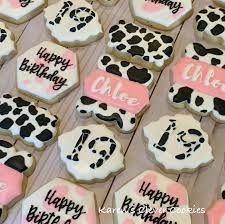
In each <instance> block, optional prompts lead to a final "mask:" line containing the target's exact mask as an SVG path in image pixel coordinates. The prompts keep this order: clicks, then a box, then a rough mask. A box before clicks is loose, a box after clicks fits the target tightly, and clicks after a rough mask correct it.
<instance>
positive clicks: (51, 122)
mask: <svg viewBox="0 0 225 224" xmlns="http://www.w3.org/2000/svg"><path fill="white" fill-rule="evenodd" d="M58 125H59V119H58V117H57V116H56V115H52V114H51V113H50V111H48V110H47V109H45V108H42V107H38V106H37V105H35V104H34V103H33V102H29V101H27V100H25V99H23V98H21V97H18V96H15V97H14V96H11V95H10V94H4V95H3V96H2V97H1V98H0V133H9V134H10V135H12V136H13V137H15V138H18V139H20V140H22V141H23V142H24V143H25V144H28V145H32V146H34V147H35V148H36V149H39V150H41V149H43V148H44V147H45V146H47V145H49V144H50V143H52V142H53V141H54V140H55V138H56V136H57V129H58Z"/></svg>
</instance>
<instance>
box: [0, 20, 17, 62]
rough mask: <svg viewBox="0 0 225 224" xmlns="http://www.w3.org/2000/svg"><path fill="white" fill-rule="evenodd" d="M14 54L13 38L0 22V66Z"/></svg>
mask: <svg viewBox="0 0 225 224" xmlns="http://www.w3.org/2000/svg"><path fill="white" fill-rule="evenodd" d="M15 53H16V47H15V42H14V36H13V34H12V32H11V31H10V30H9V29H7V28H6V26H5V24H4V23H2V22H0V65H1V64H3V63H4V62H5V61H6V60H8V59H9V58H10V57H11V56H13V55H14V54H15Z"/></svg>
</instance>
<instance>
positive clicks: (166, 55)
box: [107, 20, 173, 70]
mask: <svg viewBox="0 0 225 224" xmlns="http://www.w3.org/2000/svg"><path fill="white" fill-rule="evenodd" d="M107 47H108V51H110V52H112V53H114V54H116V55H117V56H119V57H122V58H129V61H130V62H133V63H137V64H140V65H141V66H143V67H147V68H149V69H152V68H153V69H156V70H161V69H163V68H164V67H165V66H166V64H168V62H169V60H170V59H171V57H172V54H173V38H172V37H170V36H167V35H164V34H162V33H159V32H153V31H151V30H149V29H146V28H143V27H139V26H137V25H136V24H133V23H126V22H125V21H124V20H120V21H119V24H118V25H114V26H112V27H111V28H110V30H109V41H108V45H107Z"/></svg>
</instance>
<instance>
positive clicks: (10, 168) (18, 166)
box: [0, 140, 35, 223]
mask: <svg viewBox="0 0 225 224" xmlns="http://www.w3.org/2000/svg"><path fill="white" fill-rule="evenodd" d="M34 167H35V160H34V157H33V156H32V155H31V154H30V153H29V152H26V151H16V149H15V148H14V146H13V145H12V144H11V143H9V142H7V141H4V140H0V179H1V182H0V195H1V197H0V223H3V221H4V220H5V219H6V217H7V213H8V206H9V205H10V206H12V205H13V204H15V203H16V202H17V201H18V200H19V199H20V198H21V197H22V196H23V195H24V191H25V189H26V178H27V177H28V176H29V175H31V174H32V172H33V170H34Z"/></svg>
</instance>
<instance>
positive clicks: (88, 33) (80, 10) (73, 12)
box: [44, 0, 103, 47]
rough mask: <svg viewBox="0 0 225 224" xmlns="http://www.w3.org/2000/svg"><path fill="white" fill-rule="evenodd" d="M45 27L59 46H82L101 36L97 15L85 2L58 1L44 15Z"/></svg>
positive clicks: (80, 0)
mask: <svg viewBox="0 0 225 224" xmlns="http://www.w3.org/2000/svg"><path fill="white" fill-rule="evenodd" d="M44 16H45V19H46V26H47V28H48V30H49V31H50V33H51V35H52V37H53V38H54V39H56V40H57V42H59V43H60V44H61V45H65V46H70V47H72V46H82V45H86V44H88V43H91V42H93V41H96V40H98V39H99V38H100V37H102V35H103V31H102V26H101V24H100V22H99V17H98V14H97V13H96V12H95V11H94V10H93V8H92V5H91V4H89V3H88V2H86V1H85V0H69V1H68V0H60V1H59V2H57V3H55V4H53V5H50V6H48V7H47V8H46V9H45V13H44Z"/></svg>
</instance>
